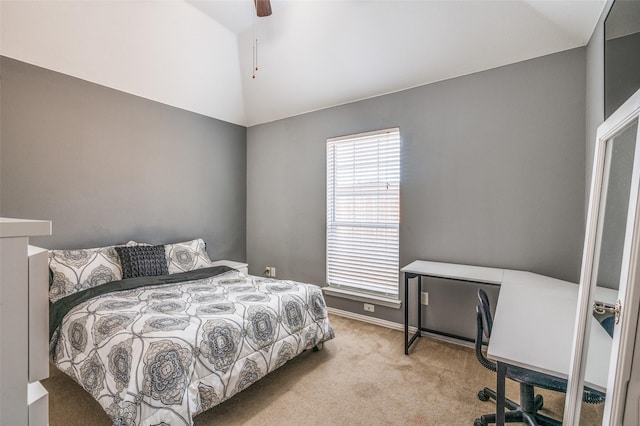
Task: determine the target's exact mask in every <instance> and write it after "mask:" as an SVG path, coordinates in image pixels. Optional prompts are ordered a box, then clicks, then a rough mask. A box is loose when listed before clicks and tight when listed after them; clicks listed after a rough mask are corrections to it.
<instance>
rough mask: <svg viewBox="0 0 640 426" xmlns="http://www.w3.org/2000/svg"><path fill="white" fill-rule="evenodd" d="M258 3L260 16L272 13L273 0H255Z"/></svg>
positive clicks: (257, 8)
mask: <svg viewBox="0 0 640 426" xmlns="http://www.w3.org/2000/svg"><path fill="white" fill-rule="evenodd" d="M253 1H254V3H255V4H256V13H257V14H258V16H260V17H263V16H269V15H271V2H270V1H269V0H253Z"/></svg>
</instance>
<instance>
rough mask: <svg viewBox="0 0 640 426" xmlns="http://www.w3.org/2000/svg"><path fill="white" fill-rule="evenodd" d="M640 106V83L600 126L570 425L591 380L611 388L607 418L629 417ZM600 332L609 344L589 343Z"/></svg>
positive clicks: (638, 260)
mask: <svg viewBox="0 0 640 426" xmlns="http://www.w3.org/2000/svg"><path fill="white" fill-rule="evenodd" d="M639 114H640V91H638V92H636V93H635V94H634V95H633V96H632V97H631V98H629V100H627V101H626V102H625V103H624V104H623V105H622V106H621V107H620V108H619V109H618V110H617V111H616V112H615V113H613V114H612V115H611V116H610V117H609V118H608V119H607V120H606V121H605V122H604V123H603V124H602V125H601V126H600V127H599V128H598V137H597V139H596V151H595V154H596V155H595V158H594V167H593V174H592V182H591V195H590V198H589V211H588V215H587V228H586V234H585V246H584V254H583V260H582V272H581V276H580V289H579V297H578V307H577V317H576V325H575V333H574V348H573V355H572V360H571V369H570V372H569V383H568V388H567V397H566V402H565V413H564V420H563V424H565V425H579V424H581V423H583V422H581V410H582V408H583V403H582V397H583V390H584V387H585V386H587V387H589V388H590V389H594V390H596V391H601V392H604V393H605V394H606V400H605V403H604V410H600V411H596V412H598V413H603V414H602V424H603V425H619V424H623V419H624V414H625V400H626V395H627V386H628V385H629V384H630V378H631V369H632V366H633V349H634V345H635V340H636V329H637V323H638V305H639V302H640V205H639V203H638V200H639V199H640V193H639V191H640V146H637V141H638V130H639V126H638V120H639ZM594 333H607V334H609V335H610V339H607V340H606V341H607V343H610V346H609V345H608V344H607V345H606V346H604V347H603V346H602V345H600V346H598V347H596V345H590V344H589V343H590V337H591V336H592V335H593V334H594ZM638 367H640V366H636V369H637V368H638ZM636 374H638V373H637V372H636ZM629 395H631V391H629ZM636 401H637V398H636ZM636 404H637V402H636ZM635 410H636V413H637V407H636V409H635ZM591 414H592V415H593V413H591ZM624 424H627V423H624ZM629 424H637V423H629Z"/></svg>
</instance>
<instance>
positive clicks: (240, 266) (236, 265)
mask: <svg viewBox="0 0 640 426" xmlns="http://www.w3.org/2000/svg"><path fill="white" fill-rule="evenodd" d="M211 265H212V266H220V265H225V266H228V267H230V268H233V269H237V270H238V271H240V272H242V273H243V274H246V275H249V264H248V263H244V262H236V261H234V260H215V261H213V262H211Z"/></svg>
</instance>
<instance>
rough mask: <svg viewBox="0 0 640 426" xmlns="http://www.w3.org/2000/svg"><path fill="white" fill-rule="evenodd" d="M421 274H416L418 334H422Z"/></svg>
mask: <svg viewBox="0 0 640 426" xmlns="http://www.w3.org/2000/svg"><path fill="white" fill-rule="evenodd" d="M421 328H422V275H418V331H417V333H418V336H422V331H421V330H420V329H421Z"/></svg>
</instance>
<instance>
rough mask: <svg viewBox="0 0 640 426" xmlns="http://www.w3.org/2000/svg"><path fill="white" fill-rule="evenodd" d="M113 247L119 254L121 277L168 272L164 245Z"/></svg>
mask: <svg viewBox="0 0 640 426" xmlns="http://www.w3.org/2000/svg"><path fill="white" fill-rule="evenodd" d="M115 249H116V251H117V252H118V256H120V264H121V265H122V278H123V279H124V278H135V277H152V276H156V275H167V274H168V273H169V271H168V269H167V258H166V257H165V253H164V245H159V246H134V247H116V248H115Z"/></svg>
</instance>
